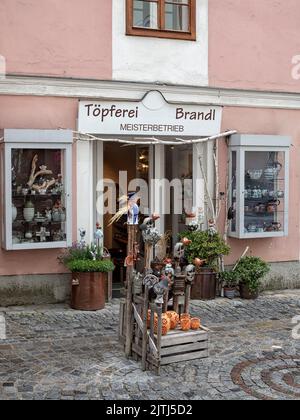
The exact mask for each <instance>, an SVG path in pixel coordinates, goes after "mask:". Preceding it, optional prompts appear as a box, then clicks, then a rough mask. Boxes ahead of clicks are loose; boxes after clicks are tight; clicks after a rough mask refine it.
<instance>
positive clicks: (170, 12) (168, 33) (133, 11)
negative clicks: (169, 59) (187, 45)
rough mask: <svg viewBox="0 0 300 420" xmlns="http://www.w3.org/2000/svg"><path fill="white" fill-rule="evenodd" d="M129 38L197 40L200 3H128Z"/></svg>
mask: <svg viewBox="0 0 300 420" xmlns="http://www.w3.org/2000/svg"><path fill="white" fill-rule="evenodd" d="M127 35H137V36H152V37H158V38H175V39H185V40H190V41H195V40H196V0H127Z"/></svg>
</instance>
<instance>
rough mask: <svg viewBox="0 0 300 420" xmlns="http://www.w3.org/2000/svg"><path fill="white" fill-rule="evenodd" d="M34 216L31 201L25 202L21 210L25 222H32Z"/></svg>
mask: <svg viewBox="0 0 300 420" xmlns="http://www.w3.org/2000/svg"><path fill="white" fill-rule="evenodd" d="M34 215H35V209H34V204H33V203H32V201H31V200H29V201H27V203H26V204H25V207H24V210H23V216H24V219H25V221H26V222H32V220H33V219H34Z"/></svg>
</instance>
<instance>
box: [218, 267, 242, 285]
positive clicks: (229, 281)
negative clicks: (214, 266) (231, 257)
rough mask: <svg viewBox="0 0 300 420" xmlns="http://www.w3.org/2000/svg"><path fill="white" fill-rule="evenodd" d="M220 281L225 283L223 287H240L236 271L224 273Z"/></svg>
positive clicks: (221, 274)
mask: <svg viewBox="0 0 300 420" xmlns="http://www.w3.org/2000/svg"><path fill="white" fill-rule="evenodd" d="M219 279H220V280H221V282H222V283H223V287H229V288H234V287H236V286H237V285H238V283H239V281H238V275H237V273H236V271H232V270H231V271H223V272H222V273H220V274H219Z"/></svg>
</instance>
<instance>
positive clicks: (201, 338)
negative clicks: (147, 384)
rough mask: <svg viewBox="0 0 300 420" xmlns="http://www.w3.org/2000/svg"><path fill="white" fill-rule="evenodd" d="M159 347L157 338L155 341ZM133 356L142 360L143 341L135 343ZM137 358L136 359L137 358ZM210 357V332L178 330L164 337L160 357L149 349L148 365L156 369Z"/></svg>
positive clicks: (204, 330)
mask: <svg viewBox="0 0 300 420" xmlns="http://www.w3.org/2000/svg"><path fill="white" fill-rule="evenodd" d="M154 343H155V345H157V336H156V335H155V340H154ZM132 349H133V354H134V355H135V356H136V357H137V358H140V357H141V355H142V340H141V339H138V340H136V341H135V342H134V343H133V348H132ZM136 357H135V358H136ZM207 357H209V330H208V329H207V328H205V327H201V329H200V330H197V331H186V332H185V331H182V330H180V329H176V330H173V331H170V332H169V333H168V334H167V335H165V336H162V338H161V346H160V350H159V355H158V354H157V353H156V352H155V351H152V350H151V348H150V347H148V351H147V363H148V365H149V367H151V366H153V367H155V368H156V369H157V368H160V366H165V365H169V364H171V363H179V362H186V361H189V360H195V359H204V358H207Z"/></svg>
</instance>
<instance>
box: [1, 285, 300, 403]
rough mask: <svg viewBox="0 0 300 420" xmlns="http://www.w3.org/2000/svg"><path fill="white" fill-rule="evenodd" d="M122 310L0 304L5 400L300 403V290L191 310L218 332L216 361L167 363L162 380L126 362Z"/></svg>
mask: <svg viewBox="0 0 300 420" xmlns="http://www.w3.org/2000/svg"><path fill="white" fill-rule="evenodd" d="M118 310H119V305H118V301H117V300H116V301H113V302H112V303H111V304H109V305H108V306H107V308H106V309H105V310H104V311H100V312H96V313H85V312H75V311H72V310H70V309H69V308H68V307H67V306H62V305H58V306H57V305H55V306H48V307H32V308H10V309H2V310H1V308H0V314H1V315H4V317H5V320H6V330H7V331H6V332H7V339H6V340H1V339H0V398H1V399H26V400H27V399H49V400H51V399H53V400H56V399H66V400H69V399H79V400H81V399H83V400H84V399H107V400H111V399H114V400H116V399H117V400H118V399H119V400H126V399H140V400H144V399H145V400H155V399H162V400H197V399H203V400H207V399H209V400H210V399H215V400H221V399H234V400H245V399H300V340H295V339H293V338H292V330H293V328H294V327H295V325H293V324H292V318H293V317H295V316H299V315H300V291H286V292H282V293H280V294H279V293H277V294H276V293H271V294H265V295H264V296H262V297H260V298H259V299H258V300H257V301H254V302H252V301H251V302H247V301H240V300H236V301H229V300H225V299H220V300H216V301H213V302H193V305H192V312H193V314H195V315H197V316H200V317H201V318H202V322H203V324H204V325H206V326H207V327H209V328H210V329H211V343H210V348H211V351H210V358H209V359H203V360H196V361H192V362H185V363H178V364H173V365H169V366H167V367H164V368H163V369H162V374H161V376H160V377H157V376H156V375H155V374H153V373H151V372H142V371H141V369H140V365H139V364H138V363H136V362H134V361H132V360H129V361H128V360H126V359H125V357H124V354H123V351H122V347H121V346H120V344H119V343H118V340H117V328H118ZM2 318H3V317H2ZM298 322H299V323H300V318H299V321H298ZM296 332H297V331H296ZM299 332H300V329H299V330H298V333H299Z"/></svg>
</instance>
